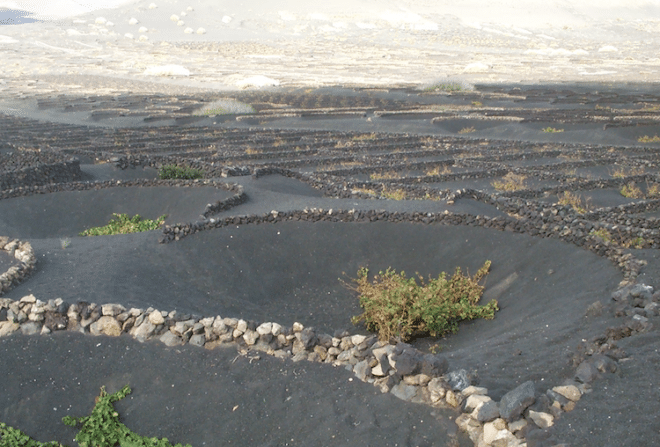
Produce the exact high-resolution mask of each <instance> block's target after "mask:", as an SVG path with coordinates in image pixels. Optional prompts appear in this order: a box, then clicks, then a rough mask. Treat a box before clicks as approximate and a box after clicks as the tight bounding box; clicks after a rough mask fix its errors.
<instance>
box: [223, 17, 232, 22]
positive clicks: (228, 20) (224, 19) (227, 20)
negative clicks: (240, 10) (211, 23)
mask: <svg viewBox="0 0 660 447" xmlns="http://www.w3.org/2000/svg"><path fill="white" fill-rule="evenodd" d="M229 22H231V17H229V16H222V23H229Z"/></svg>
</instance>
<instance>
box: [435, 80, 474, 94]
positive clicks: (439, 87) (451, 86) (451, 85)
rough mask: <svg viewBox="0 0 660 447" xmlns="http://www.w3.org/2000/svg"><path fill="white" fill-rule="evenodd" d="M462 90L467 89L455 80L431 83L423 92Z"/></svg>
mask: <svg viewBox="0 0 660 447" xmlns="http://www.w3.org/2000/svg"><path fill="white" fill-rule="evenodd" d="M463 90H469V89H467V88H465V87H464V86H463V84H461V83H460V82H455V81H446V82H441V83H438V84H433V85H430V86H428V87H426V88H425V89H424V91H425V92H448V93H451V92H461V91H463Z"/></svg>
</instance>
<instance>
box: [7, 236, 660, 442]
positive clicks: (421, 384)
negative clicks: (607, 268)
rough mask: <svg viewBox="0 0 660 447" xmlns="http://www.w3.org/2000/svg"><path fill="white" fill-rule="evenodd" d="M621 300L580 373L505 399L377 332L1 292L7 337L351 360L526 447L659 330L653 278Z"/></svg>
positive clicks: (476, 437)
mask: <svg viewBox="0 0 660 447" xmlns="http://www.w3.org/2000/svg"><path fill="white" fill-rule="evenodd" d="M15 242H16V241H14V243H15ZM25 244H27V243H25ZM28 245H29V244H28ZM25 256H27V255H25ZM612 301H613V302H615V303H617V307H616V311H615V315H617V316H632V318H629V319H628V321H626V322H625V323H624V324H623V325H621V326H619V327H615V328H609V329H608V330H607V332H606V334H604V335H603V336H599V337H595V338H593V339H592V340H591V341H589V342H583V343H582V344H581V345H580V346H578V347H577V349H576V353H575V354H574V356H573V363H574V366H577V368H576V372H575V376H574V378H573V379H569V380H566V381H564V383H563V384H562V385H558V386H554V387H552V388H548V389H547V390H545V391H537V389H536V387H535V384H534V382H533V381H527V382H525V383H523V384H521V385H519V386H518V387H516V388H515V389H513V390H511V391H509V392H508V393H506V394H505V395H504V396H502V398H501V399H500V401H499V402H495V401H494V400H493V399H492V398H491V397H489V396H488V389H486V388H483V387H478V386H476V385H477V384H476V378H475V376H474V375H471V374H469V373H468V372H466V371H465V370H454V371H449V363H448V361H447V359H446V357H444V356H441V355H436V354H423V353H421V352H420V351H418V350H417V349H415V348H414V347H412V346H411V345H409V344H407V343H401V342H397V341H396V340H390V342H383V341H379V340H378V339H377V337H376V336H375V335H369V336H365V335H360V334H356V335H350V334H349V333H348V332H347V331H337V332H335V334H334V335H332V336H331V335H328V334H321V333H317V332H316V331H315V330H314V329H313V328H305V327H304V326H303V325H302V324H301V323H294V324H293V325H292V326H291V327H283V326H282V325H280V324H278V323H274V322H264V323H260V324H259V323H257V322H254V321H246V320H242V319H237V318H222V317H220V316H216V317H200V316H194V315H184V314H180V313H179V312H177V311H171V312H167V311H159V310H157V309H153V308H151V307H150V308H148V309H146V310H144V309H138V308H131V309H126V308H125V307H124V306H122V305H120V304H103V305H98V304H95V303H87V302H79V303H76V304H71V305H67V304H66V303H65V302H64V301H63V300H62V299H61V298H58V299H55V300H52V299H51V300H48V301H47V302H44V301H41V300H38V299H36V297H35V296H34V295H27V296H24V297H23V298H21V299H20V300H18V301H13V300H11V299H7V298H5V299H0V336H8V335H11V334H13V333H18V332H20V333H22V334H23V335H36V334H41V335H47V334H51V333H52V332H55V331H62V330H67V331H73V332H81V333H83V334H91V335H94V336H100V335H105V336H112V337H116V336H120V335H122V334H128V335H130V336H131V337H133V338H134V339H136V340H137V341H139V342H141V343H142V342H146V341H149V340H155V339H158V340H159V341H160V342H162V343H164V344H165V345H166V346H169V347H173V346H179V345H184V344H190V345H193V346H197V347H204V348H206V349H214V348H216V347H218V346H221V345H228V344H233V345H234V346H236V347H237V349H238V351H239V353H240V354H242V355H248V354H249V353H266V354H268V355H272V356H274V357H277V358H280V359H289V360H291V361H293V362H299V361H303V360H307V361H311V362H319V363H328V364H332V365H334V366H342V367H345V368H346V369H347V370H349V371H352V372H353V373H354V374H355V376H356V377H357V378H358V379H360V380H361V381H363V382H368V383H371V384H373V385H374V386H376V387H377V388H378V389H379V390H380V391H381V392H382V393H391V394H393V395H394V396H396V397H397V398H399V399H402V400H405V401H410V402H414V403H420V404H425V405H429V406H433V407H442V408H448V409H454V410H456V411H457V412H458V413H460V414H459V416H457V418H456V420H455V423H456V424H457V426H458V427H459V428H460V429H461V430H463V431H465V432H466V433H467V435H468V436H469V438H470V439H471V440H472V441H473V442H474V445H475V446H479V447H481V446H497V447H524V446H525V447H526V446H527V442H526V438H527V437H528V436H529V435H530V434H533V433H534V432H539V431H542V430H544V429H547V428H549V427H551V426H552V425H553V424H554V423H555V421H556V420H557V419H558V418H560V417H562V415H563V414H564V413H566V412H570V411H572V410H573V409H574V408H575V406H576V404H577V402H578V401H579V400H580V398H581V397H582V395H583V394H586V393H590V392H591V383H592V382H594V381H595V380H596V379H598V378H599V377H601V376H602V375H604V374H614V373H618V372H619V366H618V360H620V359H622V358H624V357H625V353H624V352H623V351H621V349H619V348H618V347H617V346H616V340H619V339H622V338H625V337H629V336H632V335H634V334H636V333H640V332H644V331H646V330H649V329H650V328H651V324H650V323H649V322H648V317H650V316H657V315H659V314H660V304H658V303H660V292H657V293H655V294H654V293H653V288H652V287H650V286H646V285H643V284H637V285H634V286H633V285H628V286H626V287H624V288H622V289H619V290H617V291H616V292H614V293H613V294H612ZM602 309H603V305H602V303H600V301H598V302H596V303H594V304H593V305H592V306H590V307H589V308H588V309H587V313H586V314H587V316H595V315H600V314H602ZM257 355H258V354H257Z"/></svg>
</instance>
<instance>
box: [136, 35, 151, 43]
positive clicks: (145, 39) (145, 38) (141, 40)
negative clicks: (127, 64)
mask: <svg viewBox="0 0 660 447" xmlns="http://www.w3.org/2000/svg"><path fill="white" fill-rule="evenodd" d="M138 40H139V41H140V42H146V41H147V40H149V38H148V37H147V36H145V35H144V34H143V35H142V36H140V38H139V39H138Z"/></svg>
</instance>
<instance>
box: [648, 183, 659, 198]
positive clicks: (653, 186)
mask: <svg viewBox="0 0 660 447" xmlns="http://www.w3.org/2000/svg"><path fill="white" fill-rule="evenodd" d="M646 197H647V198H653V199H656V198H658V197H660V184H658V183H647V184H646Z"/></svg>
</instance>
